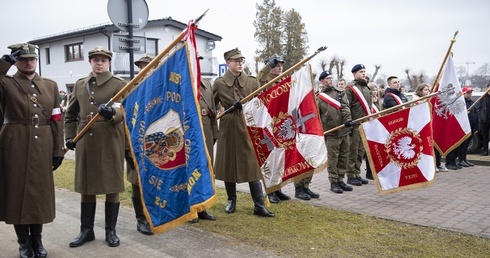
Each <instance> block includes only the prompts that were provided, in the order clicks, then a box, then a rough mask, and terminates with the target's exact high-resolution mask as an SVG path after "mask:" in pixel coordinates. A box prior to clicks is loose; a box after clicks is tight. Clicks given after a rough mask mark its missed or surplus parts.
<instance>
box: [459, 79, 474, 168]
mask: <svg viewBox="0 0 490 258" xmlns="http://www.w3.org/2000/svg"><path fill="white" fill-rule="evenodd" d="M462 92H463V94H464V100H465V102H466V108H469V107H471V105H473V103H474V101H473V100H471V94H472V93H473V89H472V88H471V87H470V86H464V87H463V89H462ZM468 120H469V122H470V127H471V136H470V137H468V139H466V140H465V141H464V142H463V143H462V144H461V145H460V146H459V148H458V160H459V162H458V165H460V166H462V167H472V166H474V164H473V163H471V162H469V161H468V160H466V154H467V151H468V145H469V144H470V142H471V138H472V137H473V135H474V134H475V133H478V123H479V120H478V113H477V112H476V109H474V108H473V109H471V110H470V112H469V113H468Z"/></svg>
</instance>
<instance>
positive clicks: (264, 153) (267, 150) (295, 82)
mask: <svg viewBox="0 0 490 258" xmlns="http://www.w3.org/2000/svg"><path fill="white" fill-rule="evenodd" d="M243 113H244V119H245V122H246V125H247V131H248V135H249V137H250V140H251V142H252V145H253V148H254V150H255V154H256V157H257V161H258V163H259V166H260V168H261V171H262V177H263V180H264V184H265V188H266V192H267V193H270V192H273V191H276V190H279V189H280V188H282V187H283V186H284V185H286V184H287V183H289V182H295V181H298V180H300V179H302V178H304V177H307V176H311V175H313V173H315V172H319V171H321V170H322V169H323V168H325V166H326V161H327V148H326V146H325V140H324V138H323V129H322V125H321V123H320V119H319V116H318V107H317V105H316V101H315V94H314V91H313V84H312V81H311V72H310V66H309V65H306V66H304V67H303V68H301V69H300V70H298V71H296V72H295V73H294V74H293V75H292V76H289V77H287V78H285V79H284V80H282V81H281V82H279V83H277V84H275V85H274V86H272V87H271V88H269V89H268V90H266V91H264V92H262V93H261V94H259V95H258V96H256V97H255V98H253V99H251V100H250V101H249V102H247V103H245V104H244V105H243Z"/></svg>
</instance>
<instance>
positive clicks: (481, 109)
mask: <svg viewBox="0 0 490 258" xmlns="http://www.w3.org/2000/svg"><path fill="white" fill-rule="evenodd" d="M489 88H490V83H489V84H487V93H486V94H487V95H486V96H485V97H484V98H483V99H482V100H481V101H480V102H479V103H478V104H477V107H476V109H477V112H478V116H479V117H480V129H481V133H482V135H483V153H482V154H481V155H482V156H488V134H489V133H490V95H489V94H488V89H489Z"/></svg>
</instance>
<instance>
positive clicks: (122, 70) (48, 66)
mask: <svg viewBox="0 0 490 258" xmlns="http://www.w3.org/2000/svg"><path fill="white" fill-rule="evenodd" d="M186 27H187V25H186V24H185V23H182V22H179V21H176V20H173V19H172V18H171V17H168V18H163V19H158V20H151V21H148V23H147V24H146V26H145V27H144V28H143V29H141V30H139V31H136V32H134V33H133V36H134V37H133V38H135V39H140V42H141V50H140V51H137V52H135V54H134V60H135V61H136V60H138V59H139V58H140V57H141V56H142V55H143V54H148V55H150V56H156V55H158V53H159V52H160V51H162V50H164V49H165V48H166V47H167V46H168V45H169V44H170V43H171V42H172V41H173V40H174V39H175V38H176V37H177V36H178V35H179V34H180V33H181V32H182V31H183V30H184V29H185V28H186ZM123 34H126V35H127V33H126V32H122V31H121V30H120V29H119V28H117V27H116V26H115V25H113V24H110V23H107V24H99V25H95V26H91V27H87V28H82V29H76V30H73V31H67V32H63V33H60V34H56V35H49V36H46V37H42V38H38V39H34V40H31V41H29V43H31V44H34V45H38V46H39V66H38V70H39V74H40V75H41V76H42V77H46V78H50V79H53V80H55V81H56V82H57V83H58V87H59V89H60V90H65V91H67V92H71V91H72V88H73V86H74V85H75V82H76V81H77V80H78V79H80V78H82V77H85V76H87V75H88V74H89V73H90V70H91V68H90V65H89V63H88V56H87V53H88V51H90V50H92V49H93V48H95V47H97V46H101V47H103V48H106V49H109V50H111V51H112V52H113V53H114V54H113V57H112V66H111V71H112V72H113V74H116V75H118V76H120V77H122V78H124V79H126V80H127V81H129V80H130V65H134V64H130V63H129V53H127V52H122V51H123V50H119V49H117V48H119V47H118V45H119V46H120V45H121V44H120V43H118V41H119V38H121V37H120V36H121V35H123ZM221 39H222V38H221V37H220V36H218V35H215V34H213V33H210V32H207V31H204V30H201V29H198V30H196V41H197V45H198V47H197V48H198V49H197V50H198V52H199V54H200V55H201V56H203V57H204V59H203V60H202V61H201V74H202V76H204V77H207V78H215V77H217V75H218V74H217V70H218V61H217V59H216V57H214V56H213V50H214V47H215V41H221ZM134 71H135V73H137V71H138V68H137V67H136V66H134Z"/></svg>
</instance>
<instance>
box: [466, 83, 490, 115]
mask: <svg viewBox="0 0 490 258" xmlns="http://www.w3.org/2000/svg"><path fill="white" fill-rule="evenodd" d="M489 94H490V87H488V89H487V91H485V93H483V94H482V95H481V96H480V97H479V98H478V99H477V100H476V101H475V103H473V104H471V106H470V107H469V108H468V113H469V112H470V111H471V110H472V109H473V108H474V107H475V106H476V104H477V103H478V102H480V101H481V100H482V99H483V97H485V96H486V95H489Z"/></svg>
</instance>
